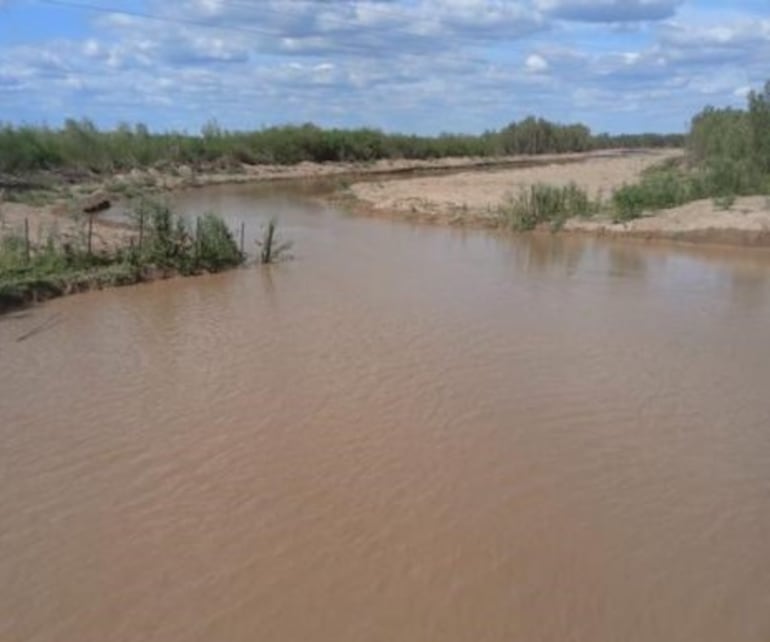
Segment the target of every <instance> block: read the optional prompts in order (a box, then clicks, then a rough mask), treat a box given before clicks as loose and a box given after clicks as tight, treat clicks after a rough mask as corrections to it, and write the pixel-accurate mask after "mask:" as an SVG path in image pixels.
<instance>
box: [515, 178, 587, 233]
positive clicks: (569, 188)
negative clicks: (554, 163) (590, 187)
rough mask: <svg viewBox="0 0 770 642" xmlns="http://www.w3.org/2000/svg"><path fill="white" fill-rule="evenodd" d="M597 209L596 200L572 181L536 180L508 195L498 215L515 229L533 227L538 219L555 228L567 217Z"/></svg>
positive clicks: (582, 215)
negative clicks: (561, 183)
mask: <svg viewBox="0 0 770 642" xmlns="http://www.w3.org/2000/svg"><path fill="white" fill-rule="evenodd" d="M598 209H599V203H598V202H597V201H593V200H591V199H590V198H589V196H588V194H587V193H586V192H585V191H584V190H582V189H580V188H579V187H578V186H577V185H575V184H574V183H570V184H569V185H566V186H563V187H557V186H554V185H547V184H543V183H536V184H534V185H531V186H529V187H528V188H521V189H520V190H519V192H518V193H517V194H515V195H513V196H511V197H510V198H509V199H508V202H507V204H506V205H505V206H503V208H502V211H501V215H502V217H503V219H504V220H505V221H506V222H507V223H508V225H509V226H510V227H511V228H512V229H514V230H516V231H526V230H533V229H535V228H536V227H537V226H538V225H540V224H542V223H548V224H550V226H551V228H552V229H559V228H561V227H562V225H564V222H565V221H566V220H567V219H568V218H570V217H573V216H581V217H587V216H591V215H592V214H594V213H596V212H597V211H598Z"/></svg>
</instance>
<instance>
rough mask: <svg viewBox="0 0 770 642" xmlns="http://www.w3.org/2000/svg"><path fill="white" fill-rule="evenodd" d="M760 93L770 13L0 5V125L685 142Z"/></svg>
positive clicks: (651, 4)
mask: <svg viewBox="0 0 770 642" xmlns="http://www.w3.org/2000/svg"><path fill="white" fill-rule="evenodd" d="M766 79H770V0H731V1H730V2H724V1H717V0H0V121H6V122H8V121H10V122H14V123H20V122H27V123H43V122H45V123H48V124H51V125H56V124H59V123H60V122H61V121H62V120H63V119H64V118H67V117H89V118H91V119H93V120H94V121H95V122H96V123H97V124H99V125H100V126H113V125H115V124H116V123H118V122H120V121H128V122H136V121H141V122H145V123H147V124H149V125H150V126H151V127H152V128H153V129H169V128H171V129H186V130H189V131H198V130H199V129H200V126H201V125H202V124H203V123H205V122H206V121H207V120H209V119H211V118H216V119H217V120H218V121H219V123H220V124H221V125H223V126H224V127H227V128H238V129H245V128H258V127H261V126H264V125H271V124H278V123H287V122H294V123H298V122H306V121H313V122H316V123H319V124H322V125H328V126H359V125H367V126H373V127H379V128H382V129H385V130H389V131H393V130H397V131H405V132H417V133H438V132H441V131H462V132H480V131H483V130H484V129H490V128H498V127H500V126H502V125H504V124H506V123H507V122H509V121H511V120H513V119H519V118H521V117H524V116H526V115H528V114H536V115H542V116H544V117H546V118H549V119H552V120H557V121H563V122H567V121H568V122H573V121H582V122H585V123H587V124H588V125H590V126H591V128H592V129H593V130H595V131H609V132H621V131H627V132H638V131H683V130H684V129H685V128H686V127H687V123H688V121H689V118H690V116H691V115H692V114H693V113H695V112H696V111H698V110H699V109H700V108H701V107H703V106H704V105H706V104H713V105H717V106H723V105H742V104H743V103H744V97H745V94H746V92H747V91H748V90H749V89H750V88H758V87H760V86H761V85H762V84H763V83H764V81H765V80H766Z"/></svg>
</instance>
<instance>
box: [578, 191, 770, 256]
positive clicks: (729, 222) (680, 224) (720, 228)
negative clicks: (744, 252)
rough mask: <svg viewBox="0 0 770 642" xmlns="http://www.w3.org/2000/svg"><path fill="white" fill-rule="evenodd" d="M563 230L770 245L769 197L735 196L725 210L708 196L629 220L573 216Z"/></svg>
mask: <svg viewBox="0 0 770 642" xmlns="http://www.w3.org/2000/svg"><path fill="white" fill-rule="evenodd" d="M564 229H565V230H566V231H573V232H587V233H591V234H599V235H619V236H630V237H636V238H642V239H649V240H655V239H669V240H675V241H676V240H680V241H691V242H706V243H716V244H727V245H761V246H770V198H768V197H765V196H747V197H743V198H738V199H736V201H735V203H734V204H733V205H732V206H731V207H730V209H728V210H725V209H721V208H718V207H717V206H716V205H715V204H714V202H713V201H712V200H710V199H708V200H701V201H694V202H692V203H687V204H686V205H682V206H681V207H676V208H673V209H669V210H664V211H662V212H659V213H656V214H653V215H650V216H645V217H644V218H639V219H636V220H634V221H629V222H628V223H612V222H611V221H586V220H580V219H572V220H570V221H568V222H567V224H566V225H565V226H564Z"/></svg>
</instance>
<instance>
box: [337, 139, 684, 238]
mask: <svg viewBox="0 0 770 642" xmlns="http://www.w3.org/2000/svg"><path fill="white" fill-rule="evenodd" d="M677 155H681V152H680V151H678V150H662V151H642V152H634V153H628V152H617V153H604V154H600V155H598V154H593V155H591V154H584V155H569V156H564V157H545V158H539V157H534V158H532V159H531V160H532V162H533V163H537V165H533V166H529V167H510V168H502V169H494V170H489V171H479V170H471V171H462V172H458V173H454V174H451V175H443V176H420V177H413V178H403V179H397V180H383V181H378V182H371V181H367V182H360V183H355V184H354V185H352V186H351V187H350V191H351V193H352V195H353V196H354V197H355V198H356V199H358V200H359V201H361V202H362V203H363V204H365V206H368V207H369V208H371V209H372V210H374V211H381V212H390V213H395V214H404V215H407V216H413V217H417V218H421V217H424V218H428V219H430V218H433V219H446V220H447V221H448V222H463V221H464V220H465V221H468V222H474V221H475V222H484V221H485V220H489V219H497V211H498V209H499V208H500V206H502V205H503V204H504V203H505V201H506V199H507V198H508V197H509V196H510V195H511V194H512V193H515V192H516V191H518V189H519V188H522V187H527V186H529V185H532V184H535V183H549V184H552V185H567V184H569V183H572V182H574V183H576V184H577V185H578V186H579V187H581V188H582V189H584V190H586V191H587V192H588V193H589V195H590V196H591V197H592V198H596V197H599V198H606V197H608V196H610V195H611V193H612V190H613V189H615V188H617V187H619V186H621V185H623V184H624V183H629V182H632V181H634V180H636V179H637V178H638V177H639V175H640V174H641V172H642V171H643V170H644V169H645V168H647V167H649V166H650V165H653V164H655V163H658V162H660V161H662V160H665V159H667V158H671V157H674V156H677ZM565 161H571V162H565ZM488 222H490V223H491V221H488Z"/></svg>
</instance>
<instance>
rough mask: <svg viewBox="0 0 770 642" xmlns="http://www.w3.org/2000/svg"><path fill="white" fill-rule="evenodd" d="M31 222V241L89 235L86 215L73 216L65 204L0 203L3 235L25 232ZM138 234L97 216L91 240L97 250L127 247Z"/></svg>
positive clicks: (39, 242)
mask: <svg viewBox="0 0 770 642" xmlns="http://www.w3.org/2000/svg"><path fill="white" fill-rule="evenodd" d="M25 219H26V220H27V222H28V225H29V239H30V243H31V244H32V245H33V246H35V245H44V244H45V243H46V242H47V240H48V238H49V237H53V238H56V239H58V240H59V241H60V242H65V243H66V242H70V243H73V244H76V243H82V242H84V239H85V238H86V234H87V225H88V221H87V217H86V216H85V215H80V216H73V215H72V213H71V212H70V211H68V208H67V207H66V206H64V205H62V204H56V205H47V206H42V207H40V206H32V205H24V204H22V203H2V202H0V238H2V237H4V236H9V235H17V236H22V235H23V234H24V220H25ZM134 235H135V233H134V232H133V231H132V230H131V229H129V228H128V227H127V226H123V225H118V224H114V223H110V222H108V221H100V220H99V218H98V217H94V220H93V226H92V237H91V243H92V248H93V250H94V251H96V252H100V251H106V250H111V249H115V248H119V247H125V246H126V245H127V244H128V243H129V239H130V238H131V237H132V236H134Z"/></svg>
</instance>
